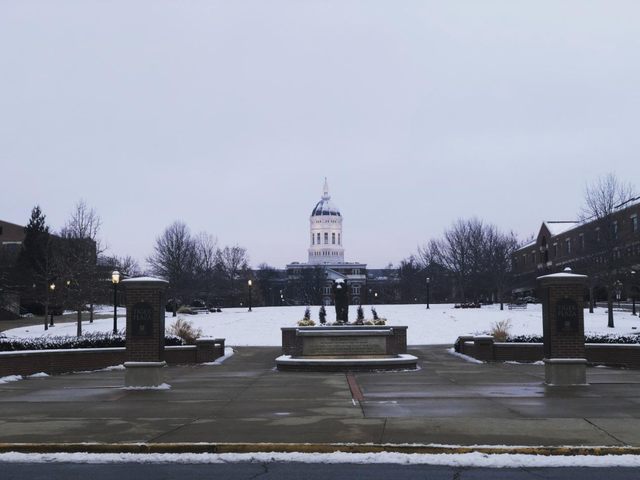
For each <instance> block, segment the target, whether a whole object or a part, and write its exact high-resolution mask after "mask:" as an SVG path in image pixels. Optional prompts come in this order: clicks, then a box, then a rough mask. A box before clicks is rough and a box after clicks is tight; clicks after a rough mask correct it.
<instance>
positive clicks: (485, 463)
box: [0, 452, 640, 468]
mask: <svg viewBox="0 0 640 480" xmlns="http://www.w3.org/2000/svg"><path fill="white" fill-rule="evenodd" d="M61 462H64V463H82V464H112V463H144V464H162V463H173V464H212V463H239V462H242V463H244V462H250V463H262V464H264V463H274V462H279V463H290V462H296V463H315V464H318V463H343V464H344V463H348V464H397V465H441V466H451V467H462V468H464V467H466V468H472V467H475V468H544V467H547V468H548V467H556V468H557V467H582V468H584V467H600V468H606V467H636V468H637V467H640V456H638V455H602V456H595V455H592V456H586V455H585V456H582V455H575V456H544V455H524V454H492V455H487V454H484V453H480V452H473V453H462V454H444V453H442V454H433V455H428V454H407V453H392V452H381V453H344V452H336V453H224V454H212V453H180V454H175V453H164V454H163V453H145V454H134V453H102V454H99V453H46V454H42V453H34V454H26V453H17V452H10V453H1V454H0V464H1V463H61Z"/></svg>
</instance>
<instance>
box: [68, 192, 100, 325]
mask: <svg viewBox="0 0 640 480" xmlns="http://www.w3.org/2000/svg"><path fill="white" fill-rule="evenodd" d="M101 225H102V221H101V220H100V216H99V215H98V213H97V212H96V210H94V209H93V208H89V207H88V205H87V203H86V202H85V201H84V200H82V199H81V200H80V201H79V202H78V203H77V204H76V206H75V209H74V210H73V211H72V212H71V216H70V218H69V220H68V221H67V222H66V224H65V226H64V227H63V228H62V231H61V232H60V237H61V238H62V242H61V246H62V252H63V262H64V278H65V279H66V282H65V283H66V288H67V299H68V301H69V302H70V304H71V306H73V308H74V309H75V310H76V311H77V312H78V328H77V335H78V336H81V335H82V310H83V309H84V308H85V307H86V305H87V304H90V310H91V320H93V304H94V301H95V297H96V294H97V291H98V288H99V278H98V270H97V265H98V256H99V255H100V254H101V253H102V252H103V251H104V250H105V249H106V245H104V244H103V243H102V241H101V240H100V236H99V235H100V227H101Z"/></svg>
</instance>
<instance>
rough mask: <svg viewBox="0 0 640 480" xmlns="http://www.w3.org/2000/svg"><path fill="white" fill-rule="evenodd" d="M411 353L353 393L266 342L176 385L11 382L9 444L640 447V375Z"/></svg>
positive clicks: (76, 377) (180, 372) (338, 377)
mask: <svg viewBox="0 0 640 480" xmlns="http://www.w3.org/2000/svg"><path fill="white" fill-rule="evenodd" d="M410 353H412V354H414V355H417V356H418V357H419V358H420V363H419V365H420V370H419V371H415V372H385V373H354V374H353V377H354V378H355V380H356V381H357V385H358V388H357V389H355V390H353V391H352V389H351V388H350V386H349V383H348V380H347V375H346V374H344V373H294V372H278V371H276V370H275V369H274V359H275V358H276V356H278V355H279V354H280V349H279V348H257V347H256V348H253V347H251V348H250V347H242V348H238V349H237V352H236V354H235V355H234V356H233V357H231V358H230V359H228V360H227V361H226V362H225V363H223V364H222V365H215V366H184V367H169V368H168V369H167V375H166V377H167V380H166V381H167V383H169V384H170V385H171V389H170V390H153V391H131V390H122V389H121V387H122V385H123V384H124V372H122V371H112V372H93V373H76V374H69V375H61V376H56V377H47V378H29V379H25V380H21V381H17V382H12V383H7V384H2V385H0V442H4V443H31V442H43V443H51V442H112V443H130V442H167V443H169V442H276V443H306V442H309V443H316V442H320V443H338V442H339V443H351V442H353V443H375V444H379V443H422V444H428V443H438V444H460V445H476V444H479V445H548V446H559V445H602V446H625V445H630V446H640V395H639V394H640V371H637V370H618V369H605V368H589V369H588V372H587V375H588V381H589V383H590V384H591V385H590V386H588V387H553V388H550V387H545V386H544V385H543V384H542V381H543V378H544V371H543V368H544V367H542V366H531V365H505V364H475V363H468V362H465V361H464V360H462V359H460V358H458V357H455V356H453V355H451V354H449V353H448V352H447V351H446V347H444V346H424V347H418V348H412V349H410ZM358 390H359V392H361V394H362V398H360V396H359V395H358V393H359V392H358Z"/></svg>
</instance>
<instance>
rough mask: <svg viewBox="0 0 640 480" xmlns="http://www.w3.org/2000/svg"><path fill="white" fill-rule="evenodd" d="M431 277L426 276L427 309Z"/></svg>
mask: <svg viewBox="0 0 640 480" xmlns="http://www.w3.org/2000/svg"><path fill="white" fill-rule="evenodd" d="M430 287H431V279H430V278H429V277H427V310H428V309H429V295H430V292H429V290H430Z"/></svg>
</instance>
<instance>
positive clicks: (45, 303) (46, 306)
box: [44, 300, 49, 330]
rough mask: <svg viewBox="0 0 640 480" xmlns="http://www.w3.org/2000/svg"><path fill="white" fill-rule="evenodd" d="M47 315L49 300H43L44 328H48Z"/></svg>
mask: <svg viewBox="0 0 640 480" xmlns="http://www.w3.org/2000/svg"><path fill="white" fill-rule="evenodd" d="M48 316H49V300H47V301H46V302H44V329H45V330H49V322H47V317H48Z"/></svg>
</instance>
